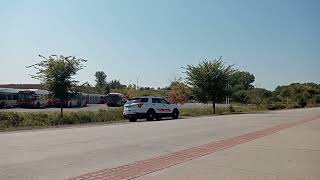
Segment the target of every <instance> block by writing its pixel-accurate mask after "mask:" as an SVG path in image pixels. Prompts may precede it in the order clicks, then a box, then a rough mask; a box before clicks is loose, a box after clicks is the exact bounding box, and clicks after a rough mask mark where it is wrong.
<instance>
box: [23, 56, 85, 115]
mask: <svg viewBox="0 0 320 180" xmlns="http://www.w3.org/2000/svg"><path fill="white" fill-rule="evenodd" d="M39 57H41V58H43V60H42V61H40V62H39V63H36V64H33V65H31V66H27V68H34V69H36V71H37V72H36V74H35V75H31V77H32V78H34V79H38V80H40V81H41V83H42V84H43V85H44V87H45V88H46V89H47V90H49V91H50V96H51V97H52V98H55V99H59V100H60V107H61V117H62V116H63V104H64V102H65V101H66V100H69V99H70V98H71V97H73V96H75V95H76V94H77V93H78V92H77V88H76V86H77V83H78V81H76V80H75V79H74V76H75V75H76V74H77V72H78V71H79V70H81V69H83V68H84V67H85V66H84V65H83V63H84V62H87V60H84V59H82V58H76V57H74V56H67V57H65V56H62V55H61V56H57V55H51V56H49V57H48V58H46V57H44V56H42V55H39Z"/></svg>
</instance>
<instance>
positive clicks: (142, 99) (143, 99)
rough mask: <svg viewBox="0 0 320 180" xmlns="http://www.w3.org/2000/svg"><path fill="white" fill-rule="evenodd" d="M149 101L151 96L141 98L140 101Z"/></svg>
mask: <svg viewBox="0 0 320 180" xmlns="http://www.w3.org/2000/svg"><path fill="white" fill-rule="evenodd" d="M148 101H149V98H141V99H140V102H142V103H146V102H148Z"/></svg>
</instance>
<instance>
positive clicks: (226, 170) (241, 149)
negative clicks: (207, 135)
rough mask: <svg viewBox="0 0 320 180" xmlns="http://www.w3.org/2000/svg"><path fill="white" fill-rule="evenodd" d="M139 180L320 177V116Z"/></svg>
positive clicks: (314, 179)
mask: <svg viewBox="0 0 320 180" xmlns="http://www.w3.org/2000/svg"><path fill="white" fill-rule="evenodd" d="M137 179H138V180H149V179H150V180H163V179H166V180H176V179H183V180H189V179H190V180H191V179H192V180H193V179H197V180H213V179H217V180H319V179H320V119H317V120H315V121H311V122H307V123H305V124H302V125H298V126H296V127H292V128H289V129H286V130H283V131H280V132H278V133H275V134H272V135H269V136H266V137H263V138H260V139H257V140H254V141H251V142H247V143H244V144H241V145H238V146H235V147H232V148H229V149H226V150H223V151H220V152H217V153H214V154H210V155H207V156H204V157H201V158H198V159H194V160H192V161H188V162H185V163H182V164H179V165H176V166H173V167H170V168H167V169H164V170H161V171H157V172H154V173H151V174H147V175H145V176H142V177H139V178H137Z"/></svg>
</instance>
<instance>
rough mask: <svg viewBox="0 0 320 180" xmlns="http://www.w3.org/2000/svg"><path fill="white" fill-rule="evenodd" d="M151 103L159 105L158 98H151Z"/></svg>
mask: <svg viewBox="0 0 320 180" xmlns="http://www.w3.org/2000/svg"><path fill="white" fill-rule="evenodd" d="M152 103H161V100H160V99H159V98H152Z"/></svg>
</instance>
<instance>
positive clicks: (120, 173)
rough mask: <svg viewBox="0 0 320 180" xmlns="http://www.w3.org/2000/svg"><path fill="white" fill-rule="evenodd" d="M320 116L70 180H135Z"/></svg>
mask: <svg viewBox="0 0 320 180" xmlns="http://www.w3.org/2000/svg"><path fill="white" fill-rule="evenodd" d="M318 118H320V116H316V117H312V118H308V119H303V120H299V121H295V122H291V123H284V124H280V125H277V126H273V127H271V128H267V129H263V130H258V131H254V132H251V133H247V134H243V135H240V136H236V137H233V138H228V139H224V140H221V141H217V142H211V143H208V144H204V145H200V146H197V147H193V148H189V149H185V150H181V151H177V152H174V153H170V154H166V155H162V156H158V157H154V158H151V159H146V160H142V161H137V162H133V163H130V164H127V165H123V166H119V167H115V168H112V169H103V170H100V171H96V172H92V173H88V174H84V175H81V176H78V177H74V178H70V179H69V180H120V179H133V178H137V177H140V176H143V175H146V174H149V173H152V172H156V171H159V170H162V169H165V168H168V167H170V166H174V165H177V164H180V163H183V162H186V161H190V160H192V159H196V158H199V157H202V156H205V155H208V154H212V153H215V152H218V151H221V150H224V149H227V148H230V147H233V146H236V145H239V144H242V143H245V142H249V141H252V140H255V139H258V138H261V137H264V136H267V135H270V134H273V133H276V132H279V131H281V130H284V129H287V128H291V127H294V126H297V125H299V124H303V123H306V122H309V121H312V120H316V119H318Z"/></svg>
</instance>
